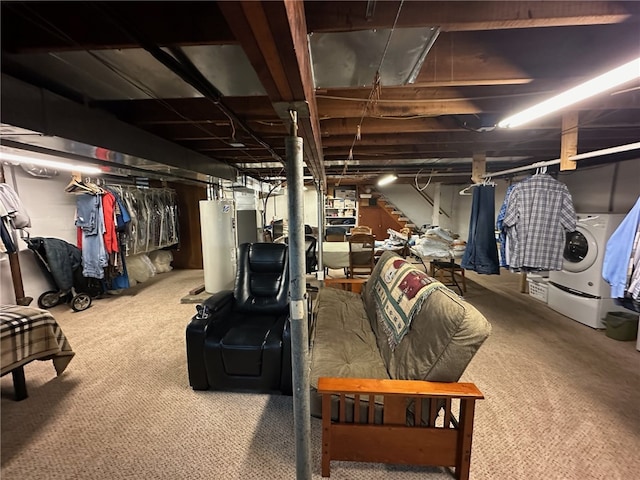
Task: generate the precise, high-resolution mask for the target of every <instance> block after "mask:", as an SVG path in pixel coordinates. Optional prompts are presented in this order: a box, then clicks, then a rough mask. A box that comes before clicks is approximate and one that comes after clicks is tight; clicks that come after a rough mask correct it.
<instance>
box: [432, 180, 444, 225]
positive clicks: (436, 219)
mask: <svg viewBox="0 0 640 480" xmlns="http://www.w3.org/2000/svg"><path fill="white" fill-rule="evenodd" d="M441 186H442V184H441V183H440V182H438V183H434V184H433V188H434V190H433V215H432V216H431V225H432V226H434V227H437V226H440V187H441Z"/></svg>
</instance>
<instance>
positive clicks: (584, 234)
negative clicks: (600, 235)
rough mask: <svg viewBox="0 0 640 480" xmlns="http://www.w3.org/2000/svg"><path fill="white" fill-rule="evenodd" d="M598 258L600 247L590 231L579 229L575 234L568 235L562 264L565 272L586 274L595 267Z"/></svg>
mask: <svg viewBox="0 0 640 480" xmlns="http://www.w3.org/2000/svg"><path fill="white" fill-rule="evenodd" d="M597 256H598V245H597V244H596V239H595V238H594V237H593V235H591V233H590V232H589V231H587V230H583V229H581V228H578V230H576V231H575V232H569V233H567V242H566V243H565V246H564V254H563V257H564V261H563V262H562V268H563V269H564V270H566V271H568V272H574V273H579V272H584V271H585V270H586V269H587V268H589V267H590V266H591V265H593V263H594V262H595V261H596V258H597Z"/></svg>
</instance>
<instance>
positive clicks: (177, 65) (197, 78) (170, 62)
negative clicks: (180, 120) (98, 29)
mask: <svg viewBox="0 0 640 480" xmlns="http://www.w3.org/2000/svg"><path fill="white" fill-rule="evenodd" d="M94 6H95V7H96V8H97V9H98V10H99V11H100V13H102V14H104V15H105V16H106V17H107V18H108V19H109V21H111V23H113V24H114V25H115V26H116V27H117V28H119V29H120V30H121V31H122V32H124V33H125V34H127V35H129V36H130V37H131V38H132V39H134V40H135V41H136V42H137V43H138V44H139V45H140V46H141V47H142V48H144V49H145V50H146V51H147V52H149V53H150V54H151V55H152V56H153V57H154V58H155V59H156V60H158V61H159V62H160V63H162V64H163V65H164V66H165V67H167V68H168V69H169V70H171V71H172V72H173V73H175V74H176V75H178V76H179V77H180V78H182V80H184V81H185V82H187V83H188V84H189V85H191V86H193V87H194V88H195V89H196V90H198V91H199V92H200V93H201V94H202V95H203V96H204V97H205V98H207V99H208V100H211V102H212V103H213V104H214V105H215V106H216V107H217V108H218V109H219V110H220V111H221V112H222V113H224V115H226V116H227V117H228V118H229V120H231V121H232V122H235V124H237V125H239V126H240V127H241V128H242V129H243V130H244V131H245V132H246V133H247V134H248V135H249V136H250V137H251V138H252V139H253V140H255V141H256V142H258V144H260V145H261V146H262V147H264V148H265V149H266V150H267V151H268V152H269V154H271V156H272V157H273V158H274V159H275V160H277V161H279V162H281V163H282V165H283V166H284V165H285V162H284V160H283V159H282V157H280V155H278V154H277V153H276V151H275V150H274V149H273V148H272V147H271V146H270V145H269V144H268V143H266V142H265V141H264V140H262V139H261V138H260V137H258V136H257V135H256V134H255V133H254V132H253V131H252V130H251V129H250V128H249V127H248V126H247V125H246V124H245V123H244V122H243V121H242V120H240V119H239V118H238V117H237V116H236V114H235V113H234V112H233V111H232V110H231V109H229V108H228V107H227V106H226V105H225V104H224V103H223V100H222V97H223V95H222V93H221V92H220V91H219V90H218V89H217V88H216V87H215V86H214V85H212V84H211V83H210V82H209V80H207V79H206V78H205V77H204V75H202V73H201V72H200V71H199V70H198V69H197V68H196V67H195V66H194V65H193V63H192V62H191V60H190V59H189V58H188V57H187V56H186V55H185V54H184V52H183V51H182V50H180V49H178V48H175V47H170V51H171V54H172V55H170V54H168V53H167V52H165V51H164V50H162V49H161V48H160V47H158V46H157V45H155V44H153V43H151V42H149V41H148V40H147V39H145V38H144V37H143V36H142V35H141V34H139V33H137V32H135V31H134V30H133V29H132V28H131V27H129V26H125V25H123V24H122V23H121V22H119V21H118V20H116V19H115V18H114V17H113V16H112V15H111V14H110V13H109V12H108V11H107V10H108V9H105V8H103V7H104V5H97V4H96V5H94Z"/></svg>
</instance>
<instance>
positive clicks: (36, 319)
mask: <svg viewBox="0 0 640 480" xmlns="http://www.w3.org/2000/svg"><path fill="white" fill-rule="evenodd" d="M74 355H75V353H74V352H73V351H72V350H71V346H70V345H69V342H68V341H67V339H66V337H65V336H64V333H62V330H61V329H60V326H59V325H58V323H57V322H56V321H55V319H54V318H53V316H52V315H51V314H50V313H49V312H48V311H46V310H40V309H39V308H30V307H23V306H20V305H0V357H1V362H0V367H1V370H0V375H4V374H5V373H8V372H10V371H11V370H13V369H14V368H17V367H19V366H21V365H24V364H26V363H28V362H30V361H31V360H53V366H54V367H55V369H56V373H57V374H58V375H60V374H61V373H62V372H64V370H65V368H67V365H69V362H70V361H71V359H72V358H73V356H74Z"/></svg>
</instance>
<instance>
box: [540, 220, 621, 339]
mask: <svg viewBox="0 0 640 480" xmlns="http://www.w3.org/2000/svg"><path fill="white" fill-rule="evenodd" d="M577 217H578V222H577V225H576V229H575V231H573V232H570V233H567V241H566V244H565V248H564V254H563V255H564V259H563V263H562V270H560V271H552V272H549V289H548V305H549V307H551V308H552V309H554V310H555V311H557V312H559V313H562V314H563V315H566V316H567V317H569V318H572V319H574V320H576V321H578V322H580V323H583V324H585V325H588V326H590V327H592V328H604V327H605V325H604V323H603V321H602V319H603V318H604V317H605V316H606V314H607V312H613V311H625V309H624V307H620V306H618V305H616V304H615V303H614V300H613V299H612V298H611V287H610V285H609V284H608V283H607V282H605V281H604V279H603V278H602V264H603V260H604V251H605V248H606V245H607V241H608V240H609V237H611V234H612V233H613V232H614V231H615V229H616V228H617V227H618V225H619V224H620V222H622V219H623V218H624V214H608V213H591V214H587V213H581V214H578V215H577Z"/></svg>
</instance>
